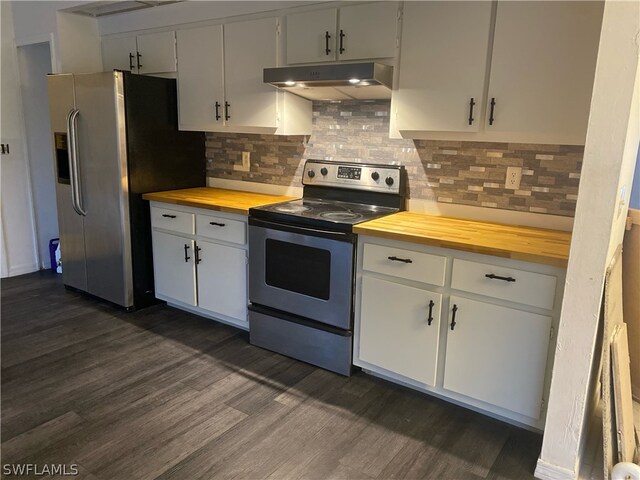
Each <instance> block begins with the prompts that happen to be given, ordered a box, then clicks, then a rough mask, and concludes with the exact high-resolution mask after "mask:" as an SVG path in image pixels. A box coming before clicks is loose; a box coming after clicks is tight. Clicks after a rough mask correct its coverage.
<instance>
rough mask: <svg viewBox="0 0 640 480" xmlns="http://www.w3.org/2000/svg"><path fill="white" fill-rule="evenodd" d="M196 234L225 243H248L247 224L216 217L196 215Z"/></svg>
mask: <svg viewBox="0 0 640 480" xmlns="http://www.w3.org/2000/svg"><path fill="white" fill-rule="evenodd" d="M196 233H197V234H198V236H200V237H207V238H211V239H214V240H222V241H224V242H231V243H239V244H240V245H244V244H245V243H246V242H247V224H246V222H243V221H240V220H229V219H228V218H224V217H217V216H214V215H202V214H197V215H196Z"/></svg>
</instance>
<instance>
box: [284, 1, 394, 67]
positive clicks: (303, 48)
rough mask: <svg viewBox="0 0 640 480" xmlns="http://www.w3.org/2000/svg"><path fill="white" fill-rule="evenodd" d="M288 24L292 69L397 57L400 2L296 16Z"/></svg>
mask: <svg viewBox="0 0 640 480" xmlns="http://www.w3.org/2000/svg"><path fill="white" fill-rule="evenodd" d="M286 22H287V23H286V25H287V64H289V65H294V64H298V63H319V62H335V61H336V60H363V59H373V58H390V57H395V56H396V38H397V31H398V28H397V24H398V2H388V1H387V2H376V3H365V4H361V5H349V6H345V7H341V8H339V9H338V8H330V9H324V10H315V11H310V12H302V13H294V14H290V15H287V16H286Z"/></svg>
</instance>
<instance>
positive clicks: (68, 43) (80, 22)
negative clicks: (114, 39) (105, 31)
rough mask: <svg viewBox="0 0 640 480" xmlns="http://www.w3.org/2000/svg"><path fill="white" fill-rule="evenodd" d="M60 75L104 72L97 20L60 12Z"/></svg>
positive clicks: (58, 30)
mask: <svg viewBox="0 0 640 480" xmlns="http://www.w3.org/2000/svg"><path fill="white" fill-rule="evenodd" d="M56 18H57V26H58V28H57V32H58V37H57V38H58V56H59V61H60V73H91V72H101V71H102V48H101V42H100V35H99V34H98V22H97V21H96V19H95V18H91V17H86V16H82V15H77V14H73V13H64V12H58V13H57V14H56Z"/></svg>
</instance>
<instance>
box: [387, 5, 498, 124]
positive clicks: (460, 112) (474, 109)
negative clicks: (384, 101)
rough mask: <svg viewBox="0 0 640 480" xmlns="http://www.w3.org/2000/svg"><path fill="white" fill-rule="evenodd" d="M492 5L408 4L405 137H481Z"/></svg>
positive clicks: (398, 111)
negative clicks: (458, 134) (444, 134)
mask: <svg viewBox="0 0 640 480" xmlns="http://www.w3.org/2000/svg"><path fill="white" fill-rule="evenodd" d="M490 29H491V2H488V1H477V2H405V5H404V14H403V21H402V44H401V48H402V55H401V57H400V72H399V86H398V89H397V90H396V91H394V92H392V107H391V111H392V112H393V115H395V116H396V117H395V120H396V128H397V129H398V130H400V131H411V130H419V131H443V132H444V131H458V132H476V131H478V129H479V127H480V125H481V124H482V120H483V119H482V108H483V105H482V100H483V95H484V85H485V75H486V68H487V55H488V51H489V35H490Z"/></svg>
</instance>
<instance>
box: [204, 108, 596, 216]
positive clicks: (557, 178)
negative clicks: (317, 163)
mask: <svg viewBox="0 0 640 480" xmlns="http://www.w3.org/2000/svg"><path fill="white" fill-rule="evenodd" d="M389 111H390V104H389V101H385V100H375V101H342V102H340V103H335V102H314V104H313V129H312V133H311V136H310V137H304V136H276V135H254V134H234V133H208V134H207V135H206V155H207V175H208V176H210V177H217V178H224V179H233V180H246V181H252V182H258V183H269V184H274V185H294V186H301V179H300V176H301V173H302V166H303V164H304V160H305V159H307V158H317V159H325V160H336V161H354V162H373V163H376V162H378V163H391V162H394V163H400V164H402V165H404V166H405V168H406V169H407V173H408V186H409V197H410V198H412V199H425V200H435V201H437V202H444V203H456V204H463V205H473V206H479V207H489V208H500V209H507V210H517V211H522V212H535V213H548V214H554V215H563V216H573V214H574V210H575V204H576V199H577V195H578V183H579V181H580V169H581V166H582V156H583V152H584V147H583V146H575V145H534V144H521V143H500V142H470V141H443V140H405V139H390V138H389ZM243 151H249V152H251V171H249V172H241V171H237V170H234V165H240V164H241V163H242V152H243ZM508 166H519V167H522V181H521V184H520V189H519V190H508V189H505V188H504V181H505V176H506V171H507V167H508Z"/></svg>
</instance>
